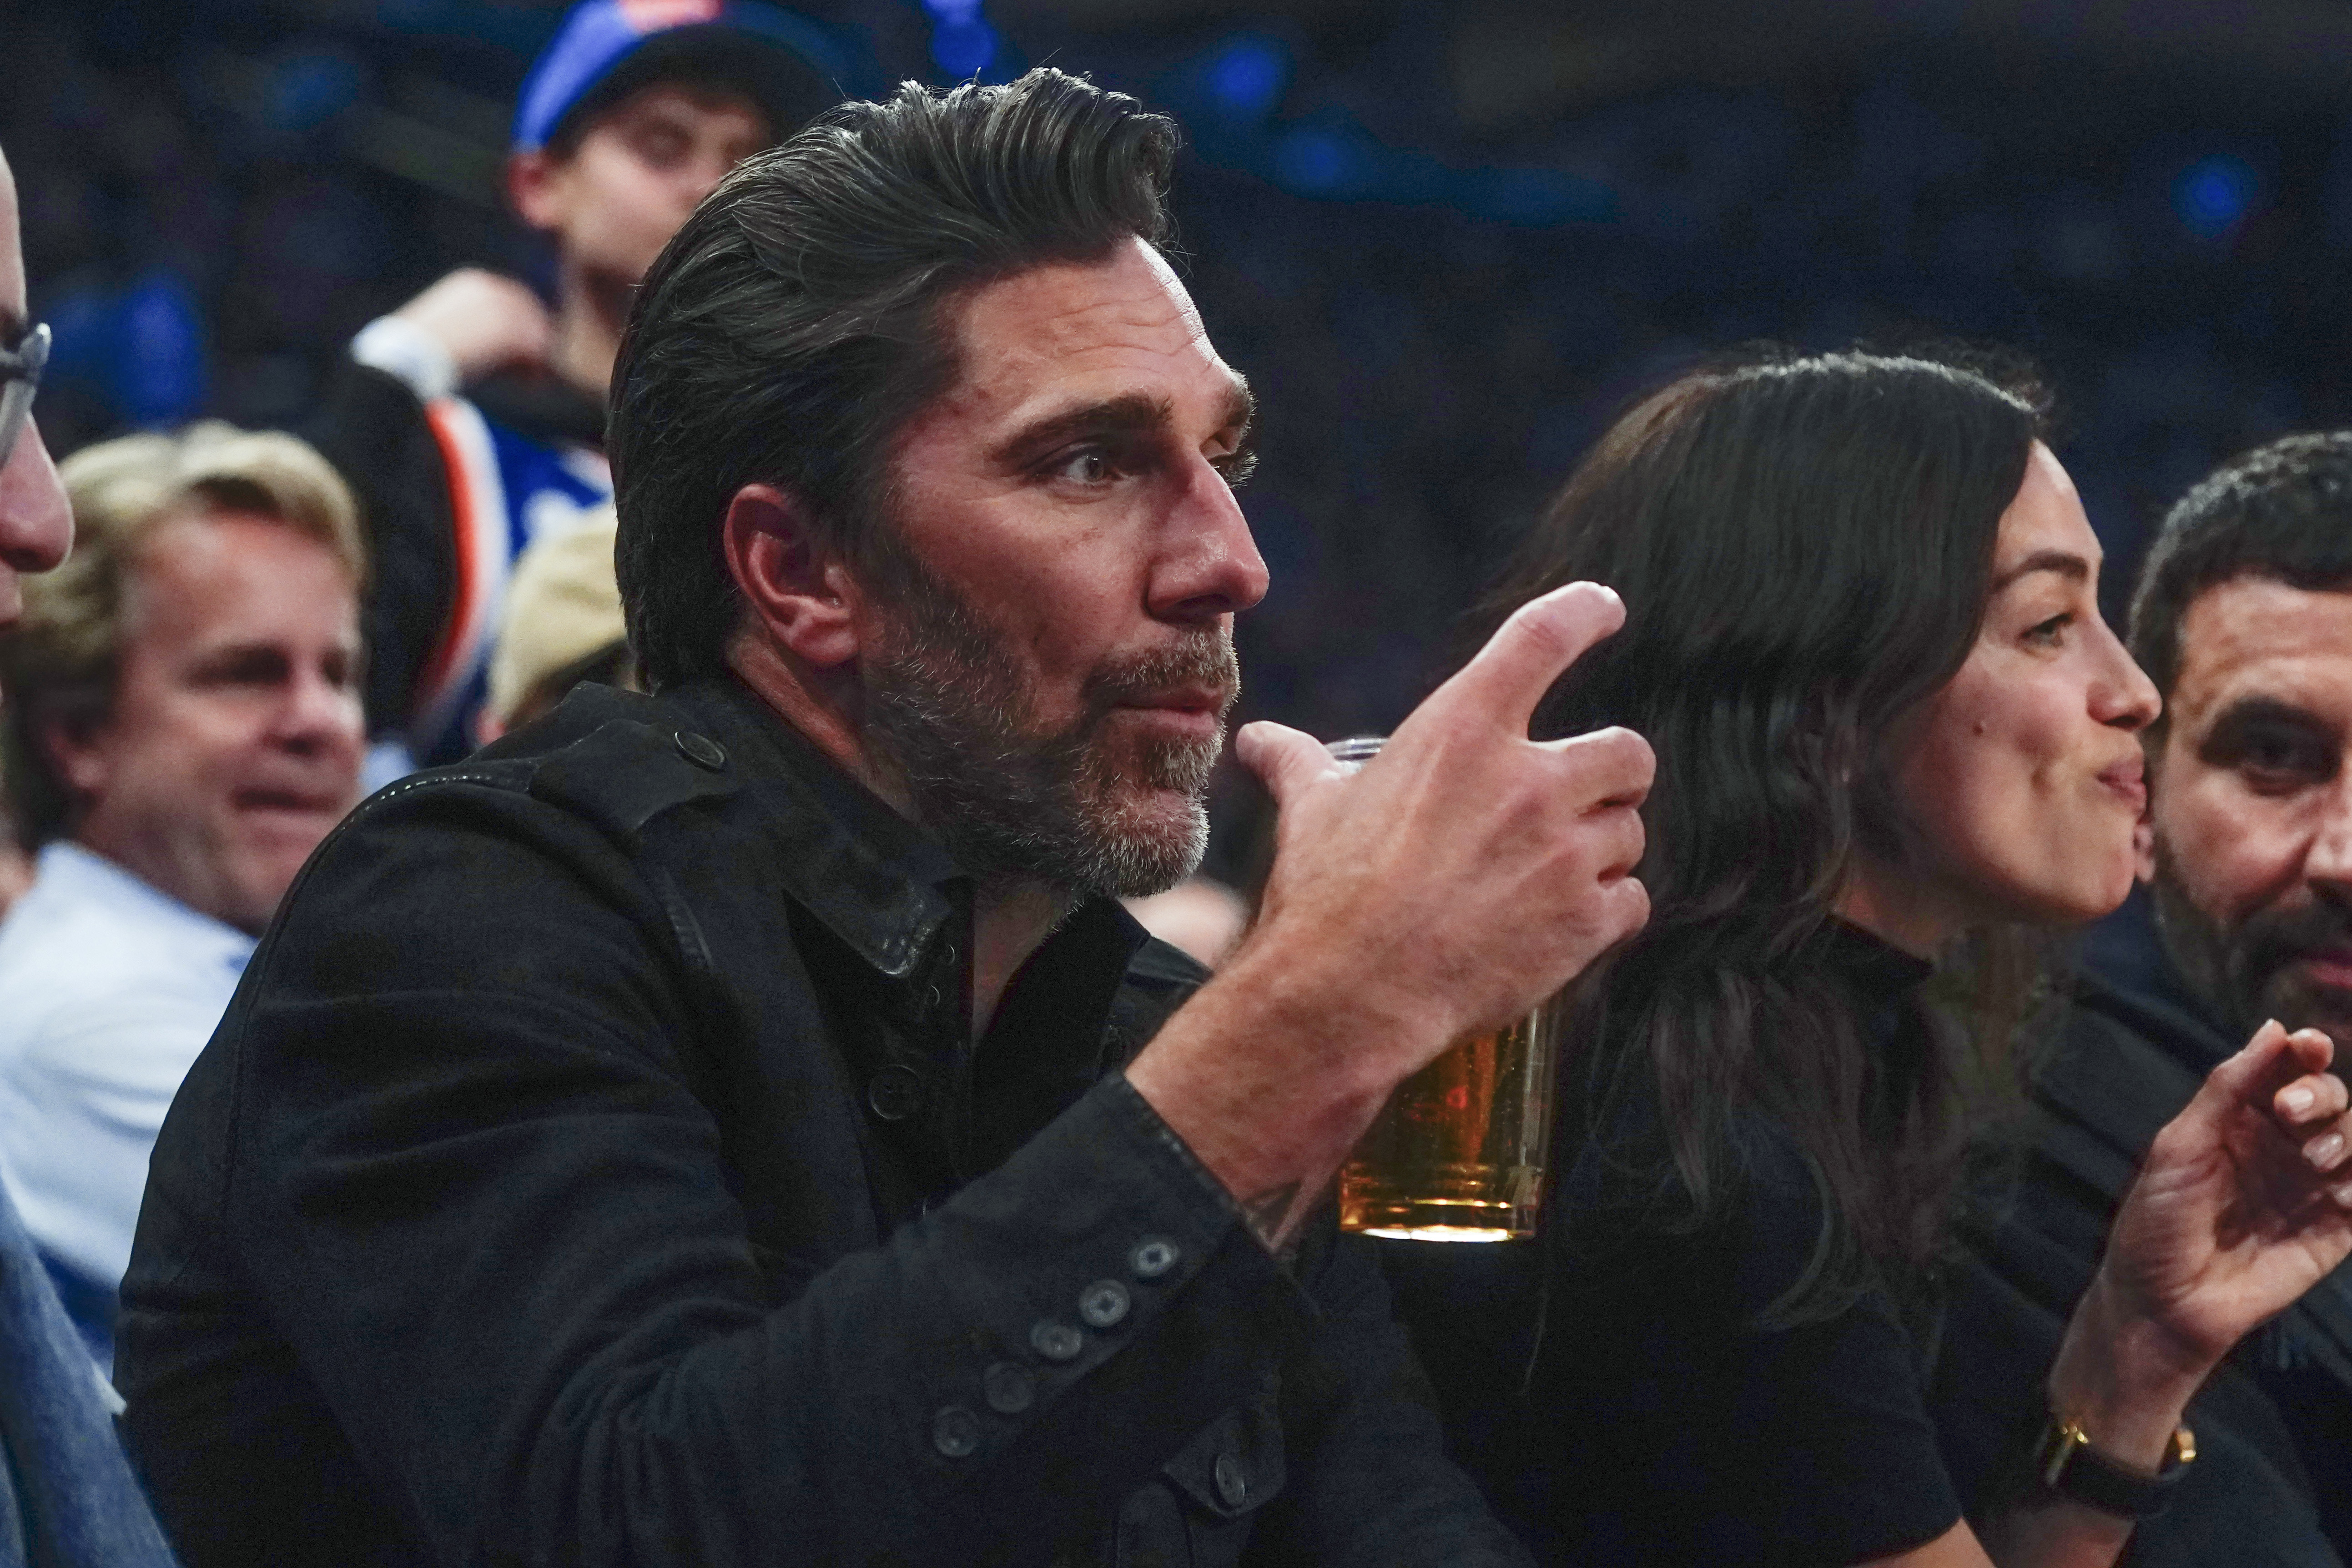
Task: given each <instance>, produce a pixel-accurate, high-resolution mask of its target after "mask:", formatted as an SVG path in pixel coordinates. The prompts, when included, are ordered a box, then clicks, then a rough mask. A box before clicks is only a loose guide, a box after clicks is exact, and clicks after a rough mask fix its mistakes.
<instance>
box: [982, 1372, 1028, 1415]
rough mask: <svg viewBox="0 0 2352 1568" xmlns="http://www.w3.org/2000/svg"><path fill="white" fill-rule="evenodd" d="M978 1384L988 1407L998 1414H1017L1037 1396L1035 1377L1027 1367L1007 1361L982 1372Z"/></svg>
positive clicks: (1026, 1407)
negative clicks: (985, 1396) (986, 1398)
mask: <svg viewBox="0 0 2352 1568" xmlns="http://www.w3.org/2000/svg"><path fill="white" fill-rule="evenodd" d="M980 1386H981V1392H982V1393H983V1394H987V1395H988V1407H989V1408H990V1409H991V1410H993V1411H995V1412H996V1413H997V1414H998V1415H1020V1414H1021V1413H1022V1412H1023V1411H1024V1410H1026V1409H1028V1408H1029V1405H1030V1404H1031V1402H1032V1401H1034V1399H1035V1398H1036V1397H1037V1379H1036V1378H1035V1377H1034V1375H1033V1374H1032V1373H1030V1371H1029V1369H1028V1368H1027V1367H1025V1366H1022V1365H1019V1364H1017V1363H1013V1362H1009V1361H1001V1362H998V1363H995V1364H994V1365H993V1366H991V1367H990V1368H989V1369H988V1370H987V1371H986V1372H984V1373H982V1374H981V1378H980Z"/></svg>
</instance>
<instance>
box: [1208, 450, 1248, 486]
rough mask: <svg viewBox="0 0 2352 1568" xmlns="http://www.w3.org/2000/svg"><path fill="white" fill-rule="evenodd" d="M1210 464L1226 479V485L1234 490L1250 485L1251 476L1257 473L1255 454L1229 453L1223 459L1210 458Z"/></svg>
mask: <svg viewBox="0 0 2352 1568" xmlns="http://www.w3.org/2000/svg"><path fill="white" fill-rule="evenodd" d="M1209 463H1210V466H1211V467H1212V468H1215V469H1216V470H1217V472H1219V473H1221V474H1223V476H1224V477H1225V483H1226V485H1227V486H1228V487H1229V488H1231V489H1241V488H1242V487H1243V486H1244V485H1245V484H1247V483H1249V482H1250V476H1251V475H1252V474H1255V473H1256V472H1257V454H1256V453H1255V452H1228V453H1226V454H1225V455H1224V456H1223V457H1222V458H1210V459H1209Z"/></svg>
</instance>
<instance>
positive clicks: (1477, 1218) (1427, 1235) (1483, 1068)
mask: <svg viewBox="0 0 2352 1568" xmlns="http://www.w3.org/2000/svg"><path fill="white" fill-rule="evenodd" d="M1380 749H1381V741H1380V739H1379V738H1378V737H1372V736H1364V737H1359V738H1357V739H1354V740H1349V741H1334V742H1331V746H1330V752H1331V755H1332V756H1333V757H1334V758H1335V759H1337V760H1338V761H1339V763H1342V764H1344V765H1346V766H1347V767H1348V768H1349V771H1350V772H1352V771H1354V770H1355V769H1356V768H1360V767H1361V766H1363V764H1364V763H1367V762H1369V761H1370V759H1371V758H1372V757H1373V756H1374V755H1375V754H1376V753H1377V752H1379V751H1380ZM1553 1012H1554V1009H1553V1008H1552V1007H1550V1006H1549V1005H1547V1006H1543V1007H1538V1008H1537V1009H1536V1010H1535V1011H1534V1012H1533V1013H1531V1014H1529V1015H1528V1016H1527V1017H1525V1018H1522V1019H1520V1020H1519V1021H1518V1022H1517V1023H1515V1024H1511V1025H1509V1026H1506V1027H1504V1028H1500V1029H1492V1030H1487V1031H1486V1032H1484V1033H1481V1034H1475V1035H1471V1036H1468V1037H1465V1038H1463V1039H1459V1040H1456V1041H1454V1044H1452V1045H1451V1046H1448V1047H1446V1048H1445V1049H1444V1051H1443V1052H1442V1053H1440V1054H1439V1056H1438V1057H1437V1058H1436V1059H1435V1060H1434V1061H1432V1062H1431V1063H1430V1064H1429V1065H1428V1066H1427V1067H1424V1068H1422V1069H1421V1070H1420V1071H1419V1072H1417V1073H1415V1074H1413V1075H1412V1077H1411V1078H1409V1079H1405V1080H1404V1082H1402V1084H1399V1085H1398V1086H1397V1090H1396V1092H1395V1093H1394V1094H1392V1095H1391V1096H1390V1097H1389V1102H1388V1104H1387V1106H1385V1107H1384V1108H1383V1109H1382V1110H1381V1113H1380V1115H1379V1116H1377V1117H1375V1118H1373V1121H1372V1125H1371V1127H1370V1129H1369V1130H1368V1131H1366V1132H1365V1133H1364V1136H1363V1139H1362V1141H1361V1142H1359V1143H1358V1144H1357V1145H1356V1148H1355V1152H1353V1153H1352V1154H1350V1155H1349V1159H1348V1163H1346V1164H1345V1165H1343V1166H1341V1167H1340V1170H1339V1225H1340V1228H1342V1229H1344V1230H1355V1231H1362V1232H1364V1233H1366V1234H1367V1235H1370V1236H1385V1237H1397V1238H1399V1239H1402V1240H1408V1241H1510V1240H1513V1239H1515V1238H1517V1237H1528V1236H1533V1235H1534V1234H1535V1228H1536V1210H1537V1207H1538V1205H1539V1204H1540V1203H1541V1202H1542V1200H1543V1181H1544V1166H1545V1163H1546V1162H1547V1160H1548V1159H1549V1152H1550V1143H1551V1100H1552V1077H1553V1071H1554V1067H1555V1040H1554V1035H1555V1033H1556V1031H1555V1029H1554V1026H1553V1025H1554V1018H1553Z"/></svg>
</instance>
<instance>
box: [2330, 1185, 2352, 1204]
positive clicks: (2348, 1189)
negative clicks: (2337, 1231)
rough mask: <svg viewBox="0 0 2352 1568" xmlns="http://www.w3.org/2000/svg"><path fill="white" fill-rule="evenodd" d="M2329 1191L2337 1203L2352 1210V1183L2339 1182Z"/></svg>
mask: <svg viewBox="0 0 2352 1568" xmlns="http://www.w3.org/2000/svg"><path fill="white" fill-rule="evenodd" d="M2327 1191H2328V1193H2329V1194H2330V1195H2331V1196H2333V1197H2334V1198H2335V1199H2336V1202H2337V1203H2339V1204H2342V1205H2344V1206H2345V1207H2346V1208H2347V1209H2352V1182H2338V1183H2336V1184H2335V1185H2334V1186H2332V1187H2330V1188H2328V1189H2327Z"/></svg>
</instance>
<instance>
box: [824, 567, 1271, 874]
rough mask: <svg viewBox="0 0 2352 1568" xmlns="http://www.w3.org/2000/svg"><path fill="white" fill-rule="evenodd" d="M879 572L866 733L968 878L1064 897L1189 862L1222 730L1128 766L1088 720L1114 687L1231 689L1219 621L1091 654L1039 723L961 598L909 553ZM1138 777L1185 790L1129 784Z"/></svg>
mask: <svg viewBox="0 0 2352 1568" xmlns="http://www.w3.org/2000/svg"><path fill="white" fill-rule="evenodd" d="M890 575H891V576H892V577H893V578H895V579H896V581H895V582H894V583H893V584H892V587H893V588H894V589H895V590H896V591H895V592H894V593H893V594H892V595H891V596H892V598H893V599H894V601H895V605H894V607H893V611H892V618H893V619H894V620H896V621H897V622H898V626H897V627H896V628H895V631H896V636H895V637H894V640H893V642H892V645H891V646H889V647H886V648H883V649H880V650H879V651H878V652H877V655H876V657H875V658H874V660H873V662H872V663H871V664H870V665H869V666H868V667H867V670H866V729H867V736H868V739H869V740H870V741H871V742H873V743H874V745H875V747H876V749H877V752H880V753H881V759H882V760H883V761H884V762H885V763H886V765H888V766H890V767H893V768H895V769H896V770H897V772H898V774H899V776H900V778H901V780H902V782H903V783H904V784H905V785H906V788H907V792H908V795H909V797H910V798H911V799H912V801H913V803H914V806H915V813H916V816H917V817H918V819H919V820H920V821H921V823H922V824H923V826H925V827H927V828H929V830H930V831H931V833H932V834H934V835H935V836H936V837H938V838H939V839H940V842H941V843H942V844H944V845H945V846H946V847H947V849H948V852H949V853H950V854H951V855H952V856H954V857H955V859H956V863H957V864H958V865H960V866H961V867H962V868H964V869H965V870H966V871H969V872H970V873H971V874H972V875H973V876H975V877H977V878H979V879H982V880H983V881H993V880H1013V881H1026V882H1035V883H1042V884H1045V886H1048V887H1051V888H1054V889H1058V890H1061V891H1063V892H1065V893H1067V894H1069V895H1072V896H1079V897H1082V896H1085V895H1087V894H1105V895H1109V896H1112V897H1118V898H1136V897H1142V896H1145V895H1148V894H1151V893H1158V892H1163V891H1165V890H1166V889H1170V888H1172V887H1174V886H1175V885H1176V884H1177V883H1179V882H1181V881H1182V880H1183V879H1185V878H1186V877H1188V876H1191V875H1192V871H1193V869H1194V868H1196V867H1198V866H1199V865H1200V863H1201V856H1202V852H1203V851H1204V850H1206V849H1207V847H1208V843H1209V816H1208V811H1207V808H1206V806H1205V805H1204V804H1203V801H1204V797H1205V796H1206V795H1207V793H1208V787H1209V774H1210V771H1211V770H1212V769H1213V768H1214V767H1215V765H1216V761H1217V754H1218V752H1220V751H1221V750H1222V749H1223V743H1224V731H1223V727H1222V726H1220V727H1219V730H1218V731H1217V735H1216V737H1215V738H1214V739H1213V740H1210V741H1206V742H1179V743H1175V744H1168V743H1160V744H1156V745H1152V746H1151V747H1150V749H1149V750H1147V751H1146V752H1144V753H1143V754H1142V756H1141V757H1140V758H1139V763H1140V775H1141V776H1140V777H1135V776H1125V777H1123V776H1122V775H1121V773H1120V769H1119V766H1118V759H1116V758H1115V757H1112V756H1110V755H1108V754H1107V752H1106V750H1105V748H1104V744H1103V739H1104V738H1103V736H1102V734H1101V727H1102V721H1103V720H1104V719H1105V718H1106V717H1107V716H1108V714H1109V712H1110V710H1111V709H1112V708H1113V707H1114V706H1116V705H1117V704H1118V702H1119V701H1121V700H1124V699H1129V698H1133V697H1139V696H1144V695H1148V694H1150V693H1153V692H1156V691H1160V690H1163V689H1167V688H1169V687H1172V686H1212V687H1216V688H1221V689H1227V690H1233V689H1238V684H1239V673H1238V668H1237V666H1236V664H1235V660H1234V647H1233V642H1232V639H1231V637H1230V636H1229V635H1228V634H1227V633H1225V632H1224V631H1223V629H1222V628H1220V629H1218V630H1216V631H1213V632H1205V631H1204V632H1200V633H1193V634H1187V636H1186V638H1185V640H1184V641H1182V642H1180V643H1178V644H1177V645H1175V646H1174V647H1170V648H1167V649H1164V650H1161V651H1160V652H1159V653H1157V654H1153V655H1150V656H1145V657H1141V658H1130V659H1126V660H1121V661H1119V662H1118V663H1116V664H1113V665H1108V666H1106V667H1104V668H1100V669H1097V671H1096V672H1095V673H1094V674H1093V675H1092V676H1091V677H1089V678H1088V679H1087V683H1086V686H1085V688H1084V689H1083V690H1082V691H1081V693H1080V699H1079V710H1078V713H1077V716H1076V718H1075V719H1074V720H1072V721H1071V722H1070V723H1069V724H1068V725H1067V726H1066V727H1065V728H1064V729H1062V730H1060V731H1055V732H1052V733H1048V734H1040V733H1038V732H1037V731H1036V727H1035V725H1034V721H1033V713H1034V703H1033V702H1032V700H1031V698H1030V693H1029V692H1028V691H1027V690H1026V689H1024V686H1023V685H1022V679H1021V673H1020V669H1019V667H1018V666H1017V665H1016V664H1014V662H1013V659H1012V658H1010V657H1008V656H1007V655H1006V654H1005V652H1004V650H1003V647H1001V646H1000V645H999V643H998V641H997V639H996V638H995V637H992V635H991V634H990V633H989V632H988V630H987V629H986V628H985V627H984V626H982V625H981V624H980V622H979V620H978V618H977V617H976V616H973V615H972V614H971V611H970V610H969V609H967V608H966V607H965V605H964V604H963V603H962V601H961V599H959V598H957V597H956V596H955V595H954V594H953V593H952V592H951V591H950V589H949V588H948V587H947V585H946V584H943V583H941V582H940V581H939V580H938V579H937V578H935V577H933V576H931V575H930V574H929V573H928V572H927V571H925V570H923V569H922V568H921V567H920V566H919V565H918V564H917V563H914V562H912V561H907V560H901V561H899V562H897V563H893V569H892V571H891V573H890ZM1139 786H1145V787H1150V788H1152V789H1154V790H1165V791H1172V792H1175V793H1178V794H1180V795H1182V796H1183V797H1185V801H1186V805H1184V806H1183V807H1181V809H1180V810H1179V811H1178V812H1177V813H1176V814H1175V815H1174V820H1172V821H1171V817H1170V814H1169V812H1168V811H1167V809H1166V808H1165V807H1164V806H1156V805H1142V804H1140V803H1138V802H1137V801H1135V800H1134V799H1133V798H1132V795H1133V794H1134V792H1135V791H1136V790H1137V789H1138V788H1139Z"/></svg>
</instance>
